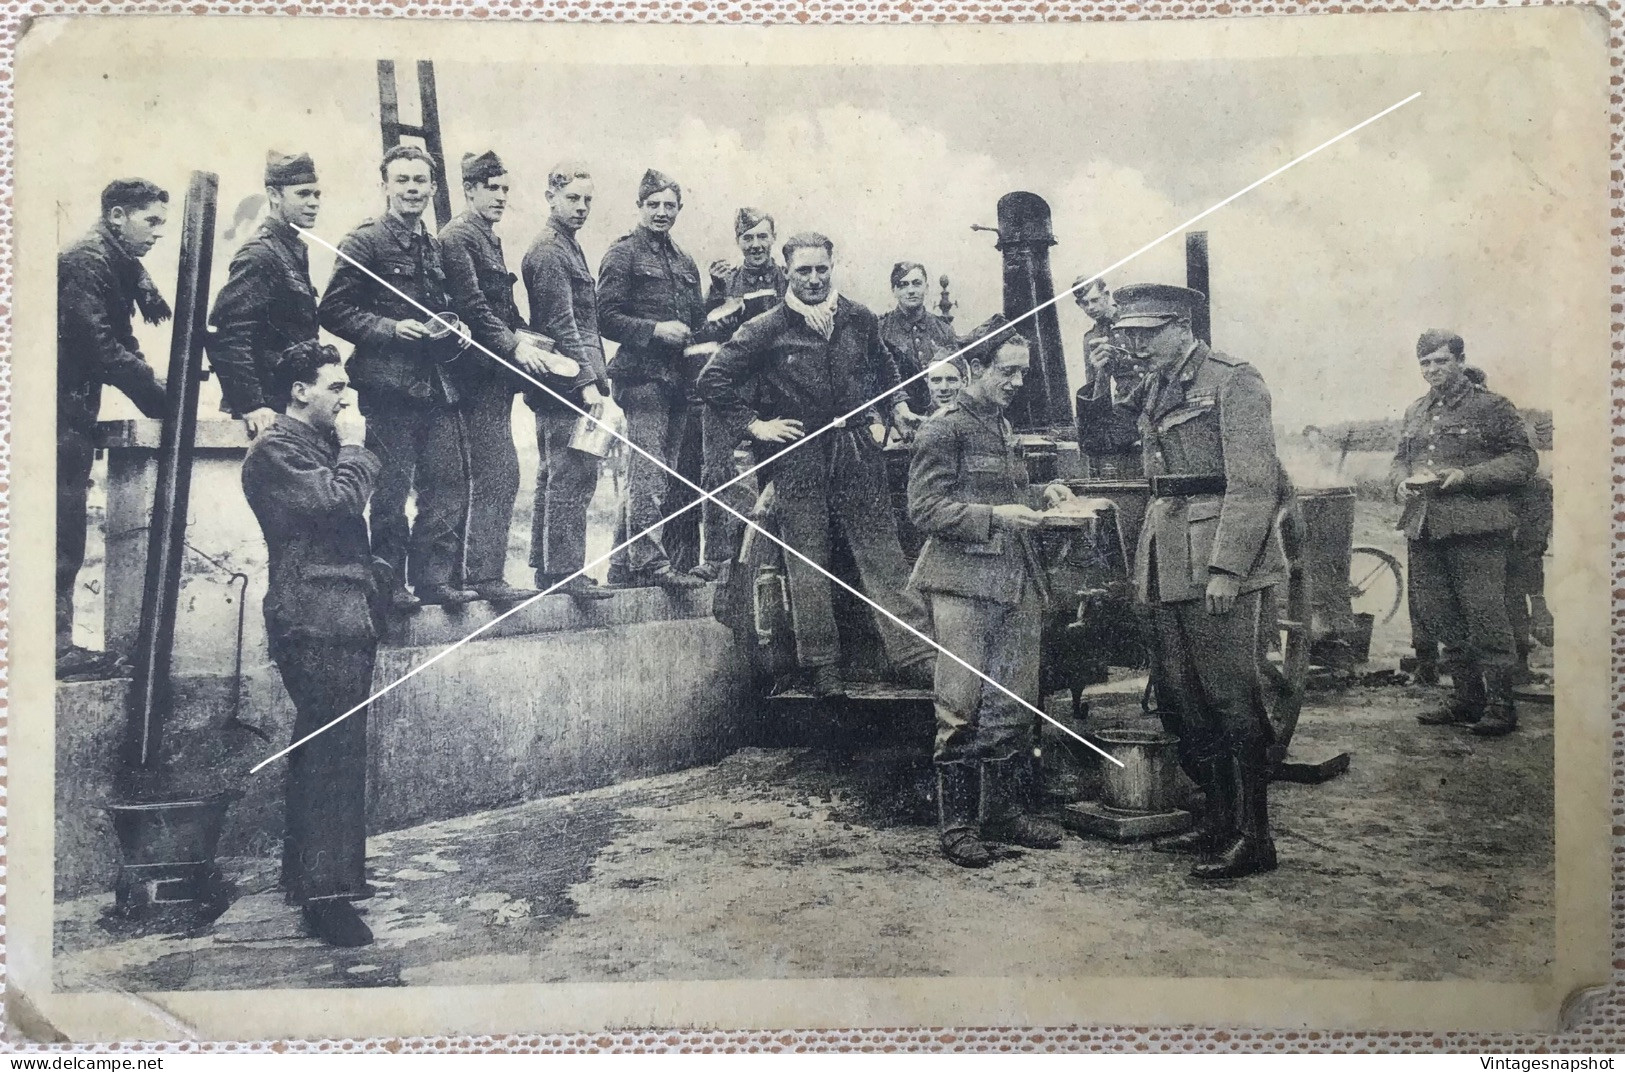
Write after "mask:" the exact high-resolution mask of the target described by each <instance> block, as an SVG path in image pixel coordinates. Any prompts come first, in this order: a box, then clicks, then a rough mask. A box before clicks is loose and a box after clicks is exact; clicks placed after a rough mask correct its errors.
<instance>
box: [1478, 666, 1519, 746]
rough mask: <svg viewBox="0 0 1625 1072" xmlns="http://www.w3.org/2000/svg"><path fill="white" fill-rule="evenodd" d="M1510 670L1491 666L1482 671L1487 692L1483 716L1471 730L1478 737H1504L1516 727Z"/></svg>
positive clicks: (1516, 714)
mask: <svg viewBox="0 0 1625 1072" xmlns="http://www.w3.org/2000/svg"><path fill="white" fill-rule="evenodd" d="M1512 676H1513V674H1512V670H1511V668H1509V667H1504V666H1492V667H1490V668H1489V669H1487V670H1485V671H1484V684H1485V685H1486V686H1487V689H1486V692H1487V693H1488V695H1487V697H1486V699H1485V701H1484V717H1483V719H1482V720H1480V721H1479V722H1477V723H1476V724H1474V726H1473V727H1472V731H1473V732H1474V733H1475V734H1477V735H1478V736H1480V737H1505V736H1506V735H1507V734H1509V733H1511V732H1512V731H1513V730H1515V729H1517V728H1518V710H1517V708H1516V707H1515V706H1513V700H1512Z"/></svg>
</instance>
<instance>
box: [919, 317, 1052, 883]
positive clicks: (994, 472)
mask: <svg viewBox="0 0 1625 1072" xmlns="http://www.w3.org/2000/svg"><path fill="white" fill-rule="evenodd" d="M972 335H973V337H976V338H980V339H982V340H983V341H982V342H980V343H978V344H977V346H976V347H975V348H974V349H972V350H971V351H970V352H969V353H967V354H966V355H965V361H966V366H967V368H968V371H969V372H970V380H969V382H968V383H967V384H966V385H965V386H964V387H963V388H961V389H960V392H959V397H958V398H957V399H956V400H955V401H953V402H950V403H948V404H947V405H946V406H944V407H943V408H942V409H941V410H940V411H939V412H937V413H936V414H934V415H933V416H932V418H931V419H930V420H929V421H927V422H925V424H924V426H922V427H921V429H920V432H919V434H918V436H916V437H915V440H914V457H913V461H912V463H911V464H910V467H909V474H908V512H909V517H910V518H911V519H912V520H913V522H914V526H915V527H916V528H917V529H919V531H920V532H922V533H924V534H925V536H926V541H925V546H924V547H923V548H922V549H921V551H920V557H919V561H917V562H916V563H915V564H914V576H913V578H912V579H911V581H910V585H911V586H912V587H914V588H917V589H918V590H919V591H921V592H924V593H925V594H926V598H927V599H929V600H930V603H931V621H932V623H933V624H934V625H935V626H936V630H937V641H938V642H939V643H940V644H941V645H942V646H943V648H944V649H946V650H947V651H951V652H953V653H954V654H955V655H957V656H959V658H961V659H963V660H965V662H967V663H969V664H970V665H971V666H972V667H974V668H975V669H976V670H978V671H980V672H981V673H982V674H986V675H987V676H988V677H990V678H992V679H993V680H994V681H997V682H998V683H999V684H1000V685H1002V686H1004V687H1005V688H1007V689H1009V690H1010V692H1013V693H1015V694H1016V695H1017V696H1020V697H1021V698H1022V699H1024V700H1026V701H1027V702H1028V703H1030V704H1034V705H1036V704H1038V703H1040V702H1041V698H1040V696H1039V691H1038V646H1039V633H1040V626H1041V621H1040V616H1041V612H1042V607H1041V602H1040V592H1041V591H1042V587H1041V586H1042V585H1043V584H1044V583H1045V581H1044V578H1043V576H1042V575H1041V574H1040V572H1039V571H1040V569H1041V567H1040V565H1039V559H1038V558H1037V556H1036V554H1035V552H1034V548H1033V547H1032V546H1031V545H1030V544H1029V543H1028V542H1027V533H1028V532H1029V531H1031V530H1033V529H1036V528H1037V527H1038V524H1039V521H1040V516H1039V514H1038V512H1037V511H1036V510H1034V509H1033V508H1032V506H1031V504H1030V503H1029V502H1028V499H1029V497H1030V491H1029V484H1028V477H1027V465H1026V463H1025V462H1024V461H1023V460H1022V459H1021V457H1020V455H1018V454H1017V453H1016V443H1015V436H1014V434H1013V433H1012V432H1011V430H1010V422H1008V421H1006V420H1005V419H1004V411H1005V410H1006V409H1008V408H1009V406H1010V402H1011V401H1012V400H1013V399H1014V398H1015V396H1016V393H1017V392H1018V391H1020V390H1021V386H1022V383H1023V382H1024V380H1025V378H1026V375H1027V369H1028V367H1029V364H1030V360H1031V359H1030V356H1029V354H1028V347H1027V341H1026V340H1025V339H1023V338H1022V337H1021V336H1020V335H1017V334H1015V333H1014V332H1013V331H1011V330H1010V329H1009V328H1008V326H1007V325H1006V324H1005V322H1004V318H1003V317H996V318H995V319H993V320H991V321H988V322H987V323H984V324H982V325H981V326H980V327H978V328H977V329H976V330H975V331H974V332H973V333H972ZM1066 494H1070V493H1066ZM934 693H935V697H936V708H937V745H936V752H935V756H934V758H935V761H936V764H937V808H938V817H939V840H940V843H941V845H942V851H943V853H944V854H945V855H946V856H947V857H948V859H950V860H952V861H953V862H954V863H956V864H959V865H960V866H962V867H984V866H986V865H987V863H988V862H989V860H990V859H991V857H990V856H989V854H988V851H987V847H986V845H985V844H983V842H984V840H986V841H994V842H999V841H1004V842H1009V843H1011V844H1015V845H1025V846H1028V847H1031V848H1038V849H1053V848H1056V847H1058V846H1059V845H1060V844H1061V830H1060V828H1059V827H1058V826H1056V825H1055V824H1053V823H1050V822H1048V821H1046V820H1043V819H1037V818H1034V817H1033V816H1030V815H1028V814H1027V812H1028V810H1029V809H1030V808H1031V807H1032V806H1033V804H1034V802H1035V782H1034V779H1033V774H1034V770H1033V764H1032V762H1031V758H1030V757H1031V755H1032V749H1033V744H1034V743H1035V742H1034V739H1033V716H1032V713H1031V711H1030V710H1029V709H1028V708H1026V707H1023V706H1022V705H1021V704H1020V703H1018V702H1017V701H1016V700H1015V699H1014V698H1012V697H1011V696H1010V695H1009V694H1007V693H1004V692H1001V691H999V690H998V689H995V688H994V687H992V686H991V685H989V684H987V683H986V682H985V681H984V680H983V678H982V677H980V676H978V675H977V674H975V673H972V672H971V671H970V670H968V669H966V668H965V667H964V666H963V665H961V664H960V663H958V662H955V661H954V660H952V659H946V658H939V659H938V660H937V668H936V682H935V687H934ZM979 800H985V801H986V802H987V817H986V821H985V822H979V821H978V820H979V815H980V812H979V808H978V801H979Z"/></svg>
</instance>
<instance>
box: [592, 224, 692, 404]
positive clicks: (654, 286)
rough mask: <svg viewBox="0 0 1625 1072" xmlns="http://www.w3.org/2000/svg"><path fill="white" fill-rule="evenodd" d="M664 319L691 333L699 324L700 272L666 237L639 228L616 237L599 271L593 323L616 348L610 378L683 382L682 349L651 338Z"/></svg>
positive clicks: (630, 382) (628, 381) (668, 237)
mask: <svg viewBox="0 0 1625 1072" xmlns="http://www.w3.org/2000/svg"><path fill="white" fill-rule="evenodd" d="M663 320H678V321H681V322H682V323H684V324H687V325H688V326H689V327H690V328H691V329H695V330H697V329H698V328H699V327H700V325H701V324H702V323H703V322H704V320H705V298H704V296H703V295H702V294H701V293H700V270H699V268H697V267H696V266H695V264H694V258H692V257H690V256H689V255H688V254H687V253H684V252H683V251H682V250H681V249H680V248H678V246H677V243H675V242H673V241H672V240H671V237H670V236H669V235H657V234H655V233H654V232H653V231H650V230H648V229H647V228H644V227H641V226H640V227H638V228H636V229H635V230H633V232H632V233H631V234H629V235H624V236H622V237H621V238H618V239H616V240H615V243H614V244H613V245H611V246H610V247H609V250H608V252H606V253H605V254H604V260H603V262H602V263H601V264H600V265H599V268H598V323H599V326H600V328H601V330H602V331H603V334H604V337H605V338H608V339H613V340H614V341H615V342H617V343H619V344H620V349H618V350H617V351H616V352H615V357H614V359H613V360H612V361H610V363H609V375H610V377H611V378H612V379H615V380H618V381H620V382H622V383H625V384H635V383H648V382H651V381H662V382H665V383H683V381H684V379H685V374H684V372H683V360H682V357H683V347H681V346H668V345H666V344H665V343H663V342H660V341H659V340H658V339H656V338H655V337H654V330H655V325H656V324H657V323H659V322H661V321H663Z"/></svg>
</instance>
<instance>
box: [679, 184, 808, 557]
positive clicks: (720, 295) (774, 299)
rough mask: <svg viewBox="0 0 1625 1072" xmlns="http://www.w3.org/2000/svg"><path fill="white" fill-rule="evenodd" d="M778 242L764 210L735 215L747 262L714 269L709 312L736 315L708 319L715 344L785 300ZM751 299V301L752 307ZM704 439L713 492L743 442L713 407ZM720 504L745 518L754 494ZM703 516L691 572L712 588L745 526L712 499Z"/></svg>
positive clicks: (703, 417)
mask: <svg viewBox="0 0 1625 1072" xmlns="http://www.w3.org/2000/svg"><path fill="white" fill-rule="evenodd" d="M776 237H777V230H776V226H775V224H774V222H773V217H772V216H769V215H768V214H767V213H765V212H763V211H762V210H761V209H759V208H742V209H740V210H739V211H738V212H737V213H735V214H734V240H735V241H736V242H737V243H738V244H739V252H740V254H741V255H742V258H743V259H742V260H741V261H740V263H739V264H734V263H732V262H731V261H727V260H719V261H714V262H712V264H711V287H710V290H709V292H708V293H707V294H706V298H705V309H706V312H707V313H708V314H710V315H711V316H715V315H716V314H717V310H719V309H723V308H724V307H730V308H731V309H732V312H731V313H730V314H729V315H727V316H725V317H723V318H721V319H720V320H717V321H715V322H712V321H711V320H710V318H709V317H708V319H707V335H708V336H709V337H710V338H712V339H713V340H714V341H716V342H719V343H720V342H726V341H727V340H728V339H730V338H732V337H733V334H734V332H736V331H738V330H739V328H740V326H741V325H743V324H744V322H745V321H746V320H749V319H750V318H751V317H752V316H756V315H759V314H761V313H764V312H766V311H767V310H768V309H769V308H771V307H772V306H773V305H776V304H777V303H778V302H779V301H780V300H781V299H782V298H783V297H784V292H785V290H786V288H787V287H788V286H789V280H788V278H787V277H786V276H785V274H784V269H783V267H781V266H780V265H779V262H778V261H776V260H775V259H774V258H773V242H774V239H775V238H776ZM747 297H749V298H750V299H751V300H750V301H748V302H747V301H746V298H747ZM700 433H701V443H702V453H703V456H704V457H703V460H704V466H703V468H702V469H701V476H702V479H701V481H700V483H701V484H702V485H703V486H704V487H705V488H706V489H707V490H711V489H714V488H716V487H719V486H720V485H722V484H725V483H727V482H728V481H729V480H730V479H732V478H733V476H734V474H735V472H737V469H736V467H735V465H734V452H735V450H737V448H738V447H739V445H740V441H739V440H738V439H734V438H732V437H731V436H729V435H728V432H727V430H726V428H725V427H724V425H723V423H722V421H721V420H720V419H719V418H718V417H717V414H716V412H715V411H713V410H712V409H711V407H709V406H702V407H701V408H700ZM722 498H723V501H725V502H726V503H728V504H729V505H730V506H732V507H733V508H734V509H735V510H737V511H739V513H741V514H749V513H750V510H751V506H752V504H753V503H754V502H755V501H756V496H755V494H754V493H753V490H752V488H751V487H749V486H747V482H744V481H742V482H740V483H738V484H735V485H733V486H732V487H730V488H729V489H728V490H727V491H725V492H723V493H722ZM701 510H702V511H703V514H704V521H703V527H704V536H703V539H702V542H701V551H702V555H701V561H700V564H699V565H698V566H696V567H694V569H693V570H692V571H691V572H692V573H693V574H694V576H696V577H698V578H700V579H701V580H702V581H706V582H711V581H715V580H719V579H722V578H723V575H724V573H725V571H726V570H727V569H728V565H729V563H731V562H732V561H733V558H734V554H735V552H736V551H737V550H738V547H739V540H740V537H741V536H742V535H743V534H744V527H745V523H744V522H743V521H741V520H739V518H738V517H736V516H734V515H733V514H730V513H729V512H728V511H727V510H724V509H723V508H722V507H720V506H718V505H717V504H716V503H714V502H712V501H710V500H709V499H707V500H706V502H705V505H704V506H703V507H701Z"/></svg>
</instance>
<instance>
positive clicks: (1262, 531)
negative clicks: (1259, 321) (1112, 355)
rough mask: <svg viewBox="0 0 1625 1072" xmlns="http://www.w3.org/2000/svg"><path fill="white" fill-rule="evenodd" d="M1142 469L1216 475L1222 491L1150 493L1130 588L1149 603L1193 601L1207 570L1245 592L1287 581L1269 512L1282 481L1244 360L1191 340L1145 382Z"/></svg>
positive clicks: (1257, 383) (1264, 397) (1257, 387)
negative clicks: (1167, 369) (1236, 581)
mask: <svg viewBox="0 0 1625 1072" xmlns="http://www.w3.org/2000/svg"><path fill="white" fill-rule="evenodd" d="M1140 433H1141V442H1142V450H1143V454H1144V459H1145V472H1146V474H1147V475H1148V476H1150V475H1159V476H1160V475H1187V476H1212V477H1222V478H1223V480H1224V484H1225V490H1224V492H1223V494H1207V495H1185V496H1174V497H1168V498H1158V499H1153V500H1152V501H1151V505H1150V506H1149V507H1148V508H1147V510H1146V515H1145V525H1144V527H1143V528H1142V529H1141V530H1140V546H1139V550H1138V552H1137V553H1136V555H1135V562H1134V572H1135V587H1136V589H1137V591H1138V593H1139V596H1140V599H1141V600H1142V601H1150V598H1151V577H1150V570H1151V568H1152V567H1153V565H1154V566H1155V568H1156V590H1157V601H1158V602H1162V603H1178V602H1183V601H1185V600H1188V599H1201V598H1203V597H1204V596H1205V595H1206V594H1207V584H1208V581H1209V579H1210V578H1211V577H1212V575H1213V573H1214V571H1218V572H1222V573H1229V574H1232V575H1234V576H1236V577H1238V578H1240V579H1241V591H1243V592H1251V591H1256V590H1257V589H1260V588H1267V587H1269V586H1271V585H1275V584H1279V583H1281V582H1282V581H1284V580H1285V579H1286V559H1285V556H1284V555H1283V554H1282V551H1281V547H1280V542H1279V541H1278V540H1277V539H1276V538H1275V517H1276V514H1277V513H1278V512H1279V511H1280V509H1281V507H1282V506H1284V505H1286V504H1287V503H1288V502H1289V501H1290V500H1291V495H1292V490H1291V485H1290V483H1289V482H1288V481H1287V478H1286V473H1285V472H1284V470H1282V468H1281V463H1280V461H1279V459H1278V458H1277V457H1276V454H1275V430H1274V426H1273V425H1272V424H1271V423H1270V395H1269V389H1268V388H1267V387H1265V386H1264V380H1263V377H1261V376H1259V374H1258V372H1257V371H1256V370H1255V369H1254V368H1253V367H1252V366H1251V365H1248V364H1245V363H1243V362H1240V361H1236V360H1234V359H1232V358H1229V357H1226V356H1225V355H1223V354H1217V353H1214V352H1213V351H1211V350H1209V349H1208V347H1207V344H1206V343H1203V342H1197V343H1196V345H1195V347H1194V348H1193V349H1192V350H1191V352H1190V353H1189V354H1188V355H1187V356H1186V357H1185V360H1184V361H1183V362H1181V363H1180V365H1179V366H1178V368H1177V369H1176V370H1175V371H1174V372H1173V374H1172V375H1171V377H1170V378H1169V379H1168V380H1167V381H1166V382H1164V383H1162V384H1160V386H1159V384H1158V383H1157V381H1156V379H1155V378H1153V379H1152V382H1151V389H1150V390H1149V391H1148V392H1147V394H1146V396H1145V403H1144V409H1143V410H1142V411H1141V414H1140Z"/></svg>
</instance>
